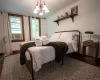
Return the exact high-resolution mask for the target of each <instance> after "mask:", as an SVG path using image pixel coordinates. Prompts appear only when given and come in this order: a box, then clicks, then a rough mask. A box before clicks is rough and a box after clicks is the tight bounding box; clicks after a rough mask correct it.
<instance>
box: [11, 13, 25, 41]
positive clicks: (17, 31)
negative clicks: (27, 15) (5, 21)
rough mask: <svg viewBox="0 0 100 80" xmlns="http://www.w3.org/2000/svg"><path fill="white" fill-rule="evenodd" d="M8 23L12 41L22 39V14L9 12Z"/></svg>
mask: <svg viewBox="0 0 100 80" xmlns="http://www.w3.org/2000/svg"><path fill="white" fill-rule="evenodd" d="M9 25H10V31H11V40H12V42H19V41H24V27H23V16H21V15H14V14H9Z"/></svg>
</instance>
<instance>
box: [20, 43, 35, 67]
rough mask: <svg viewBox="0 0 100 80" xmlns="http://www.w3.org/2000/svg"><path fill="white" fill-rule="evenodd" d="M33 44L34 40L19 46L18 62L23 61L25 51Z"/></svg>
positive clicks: (22, 62)
mask: <svg viewBox="0 0 100 80" xmlns="http://www.w3.org/2000/svg"><path fill="white" fill-rule="evenodd" d="M32 46H35V42H29V43H25V44H23V45H22V46H21V48H20V63H21V64H22V65H23V64H24V63H25V52H26V50H27V49H28V48H29V47H32Z"/></svg>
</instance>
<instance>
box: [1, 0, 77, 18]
mask: <svg viewBox="0 0 100 80" xmlns="http://www.w3.org/2000/svg"><path fill="white" fill-rule="evenodd" d="M37 1H39V0H0V11H3V12H8V13H14V14H22V15H26V16H38V15H35V14H33V10H34V8H35V6H36V3H37ZM42 1H45V2H46V5H47V7H48V9H49V10H50V12H49V13H48V14H46V15H45V16H44V17H47V16H49V15H51V14H53V13H54V12H56V11H58V10H59V9H62V8H63V7H65V6H68V5H70V4H72V3H74V2H76V1H77V0H42Z"/></svg>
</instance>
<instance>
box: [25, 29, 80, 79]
mask: <svg viewBox="0 0 100 80" xmlns="http://www.w3.org/2000/svg"><path fill="white" fill-rule="evenodd" d="M63 32H77V33H78V35H79V40H78V44H77V46H78V51H77V53H80V39H81V38H80V36H81V32H80V31H79V30H69V31H58V32H55V33H63ZM28 52H29V51H28ZM29 55H30V58H31V60H27V58H25V64H26V66H27V68H28V70H29V71H30V73H31V75H32V80H35V77H34V74H35V71H34V69H33V58H32V54H31V53H30V52H29ZM63 62H64V59H63V58H62V65H63Z"/></svg>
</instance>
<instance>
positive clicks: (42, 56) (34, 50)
mask: <svg viewBox="0 0 100 80" xmlns="http://www.w3.org/2000/svg"><path fill="white" fill-rule="evenodd" d="M67 45H68V48H69V50H68V52H67V53H66V54H68V53H72V52H75V50H74V49H73V46H72V43H67ZM28 51H29V52H30V53H31V54H32V58H33V69H34V70H35V71H36V72H37V71H38V70H39V69H40V68H41V66H42V64H44V63H48V62H50V61H52V60H54V59H55V50H54V48H53V47H52V46H38V47H30V48H28ZM28 51H26V53H25V55H26V57H27V59H28V60H30V56H29V53H28Z"/></svg>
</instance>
